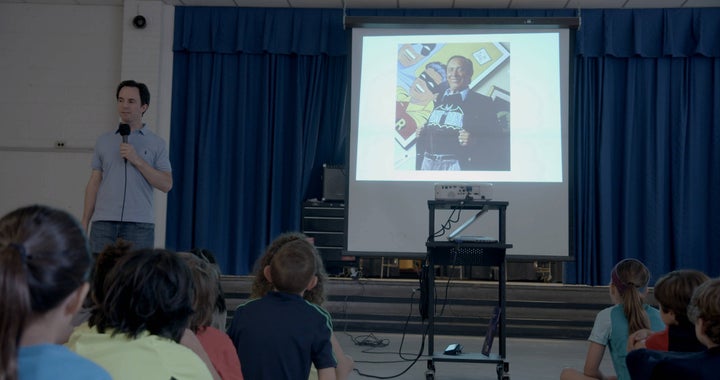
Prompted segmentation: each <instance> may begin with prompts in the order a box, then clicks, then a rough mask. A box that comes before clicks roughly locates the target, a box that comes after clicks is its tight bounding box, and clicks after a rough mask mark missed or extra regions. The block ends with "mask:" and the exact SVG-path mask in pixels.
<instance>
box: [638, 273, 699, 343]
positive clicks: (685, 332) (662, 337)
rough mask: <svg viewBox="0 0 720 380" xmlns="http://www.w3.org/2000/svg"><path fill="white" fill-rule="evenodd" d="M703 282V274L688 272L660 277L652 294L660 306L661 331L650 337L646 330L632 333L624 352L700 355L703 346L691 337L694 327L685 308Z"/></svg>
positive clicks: (693, 333) (650, 334)
mask: <svg viewBox="0 0 720 380" xmlns="http://www.w3.org/2000/svg"><path fill="white" fill-rule="evenodd" d="M707 280H709V278H708V276H706V275H705V273H703V272H700V271H698V270H692V269H683V270H676V271H672V272H670V273H668V274H666V275H665V276H663V277H661V278H660V279H659V280H658V281H657V282H656V283H655V288H654V290H653V294H654V296H655V300H657V302H658V304H659V305H660V316H661V317H662V319H663V322H665V326H666V327H665V330H664V331H662V332H657V333H654V334H653V333H652V332H651V331H649V330H646V329H643V330H640V331H637V332H635V333H634V334H632V335H630V338H629V339H628V351H630V350H633V349H638V348H647V349H650V350H657V351H678V352H697V351H704V350H705V346H704V345H703V344H702V343H700V341H698V339H697V337H696V336H695V325H693V324H692V322H690V320H689V319H688V316H687V307H688V304H689V303H690V298H691V297H692V295H693V291H694V290H695V288H697V287H698V286H699V285H700V284H702V283H704V282H705V281H707Z"/></svg>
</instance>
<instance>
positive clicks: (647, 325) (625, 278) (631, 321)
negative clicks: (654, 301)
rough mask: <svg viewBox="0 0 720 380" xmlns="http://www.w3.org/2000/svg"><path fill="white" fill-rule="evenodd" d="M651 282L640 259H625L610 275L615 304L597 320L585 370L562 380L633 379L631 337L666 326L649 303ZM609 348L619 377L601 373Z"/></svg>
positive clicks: (568, 373)
mask: <svg viewBox="0 0 720 380" xmlns="http://www.w3.org/2000/svg"><path fill="white" fill-rule="evenodd" d="M649 281H650V271H648V269H647V267H645V265H643V263H641V262H640V261H638V260H636V259H625V260H622V261H620V262H619V263H617V264H616V265H615V267H614V268H613V270H612V272H611V273H610V298H611V299H612V301H613V303H615V305H614V306H611V307H608V308H606V309H603V310H602V311H600V312H599V313H598V315H597V316H596V317H595V324H594V326H593V329H592V332H591V333H590V338H588V340H590V347H589V348H588V353H587V357H586V359H585V368H584V369H583V371H582V372H580V371H578V370H576V369H573V368H565V369H563V371H562V373H561V374H560V379H561V380H576V379H577V380H580V379H582V380H586V379H619V380H630V374H629V373H628V370H627V367H626V365H625V356H626V355H627V340H628V336H629V335H630V334H632V333H634V332H635V331H639V330H642V329H650V330H652V331H660V330H662V329H663V328H664V327H665V325H664V324H663V322H662V319H661V318H660V313H659V312H658V310H657V309H655V308H653V307H651V306H649V305H647V304H645V301H644V300H645V296H646V295H647V284H648V282H649ZM605 347H608V349H609V350H610V356H611V357H612V362H613V367H614V368H615V373H616V374H617V376H607V375H605V374H603V373H602V372H601V371H600V362H601V361H602V358H603V355H604V354H605Z"/></svg>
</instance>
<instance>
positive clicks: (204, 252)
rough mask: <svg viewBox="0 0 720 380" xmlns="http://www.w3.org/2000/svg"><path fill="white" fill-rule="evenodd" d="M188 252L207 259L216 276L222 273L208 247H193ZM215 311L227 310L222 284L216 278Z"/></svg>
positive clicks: (223, 311)
mask: <svg viewBox="0 0 720 380" xmlns="http://www.w3.org/2000/svg"><path fill="white" fill-rule="evenodd" d="M190 253H192V254H193V255H195V256H197V257H198V258H200V259H202V260H205V261H207V262H208V263H210V264H212V265H213V266H214V267H215V268H216V269H217V273H218V276H220V275H221V274H222V271H221V270H220V264H218V262H217V259H215V254H213V253H212V251H210V250H209V249H206V248H193V249H191V250H190ZM215 311H216V312H218V313H223V314H224V313H226V312H227V302H226V301H225V292H224V291H223V289H222V285H221V283H220V279H219V278H218V292H217V298H216V299H215Z"/></svg>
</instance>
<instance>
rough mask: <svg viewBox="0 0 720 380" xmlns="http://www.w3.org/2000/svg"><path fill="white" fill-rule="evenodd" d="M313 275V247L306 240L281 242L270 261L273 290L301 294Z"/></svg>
mask: <svg viewBox="0 0 720 380" xmlns="http://www.w3.org/2000/svg"><path fill="white" fill-rule="evenodd" d="M313 276H315V249H314V248H313V246H312V244H310V243H309V242H307V241H306V240H294V241H290V242H287V243H285V244H283V245H282V246H281V247H280V248H279V249H278V250H277V252H276V253H275V254H274V255H273V258H272V261H271V262H270V278H271V282H272V284H273V287H274V288H275V290H277V291H279V292H285V293H294V294H301V293H302V292H304V291H305V290H306V289H307V286H308V285H309V284H310V281H312V278H313Z"/></svg>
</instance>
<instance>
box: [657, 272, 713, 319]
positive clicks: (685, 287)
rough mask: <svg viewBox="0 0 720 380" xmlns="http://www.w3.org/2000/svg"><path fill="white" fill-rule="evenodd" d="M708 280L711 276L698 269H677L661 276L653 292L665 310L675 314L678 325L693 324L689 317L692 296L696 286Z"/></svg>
mask: <svg viewBox="0 0 720 380" xmlns="http://www.w3.org/2000/svg"><path fill="white" fill-rule="evenodd" d="M707 280H709V277H708V276H707V275H705V273H703V272H700V271H698V270H694V269H681V270H675V271H672V272H670V273H668V274H666V275H664V276H662V277H660V279H659V280H658V281H657V282H656V283H655V289H654V292H653V294H654V295H655V299H656V300H657V301H658V304H660V308H661V309H662V310H663V311H664V312H666V313H669V312H672V313H673V314H674V315H675V321H676V322H677V323H678V325H682V326H688V325H691V324H692V323H691V322H690V320H689V319H688V317H687V308H688V304H689V303H690V298H692V295H693V291H695V288H697V287H698V286H699V285H700V284H702V283H704V282H705V281H707Z"/></svg>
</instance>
